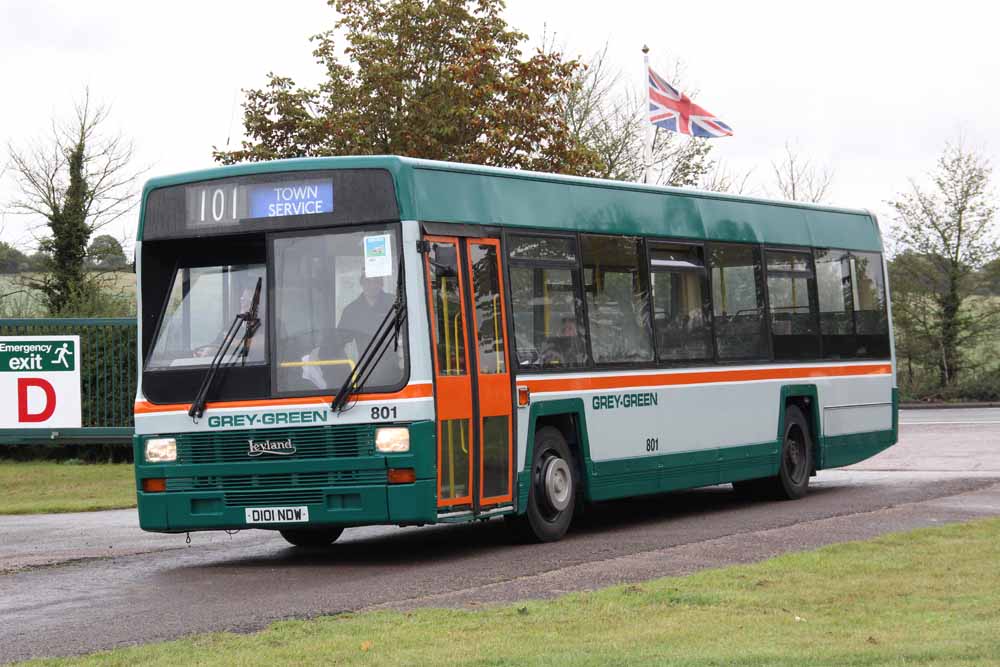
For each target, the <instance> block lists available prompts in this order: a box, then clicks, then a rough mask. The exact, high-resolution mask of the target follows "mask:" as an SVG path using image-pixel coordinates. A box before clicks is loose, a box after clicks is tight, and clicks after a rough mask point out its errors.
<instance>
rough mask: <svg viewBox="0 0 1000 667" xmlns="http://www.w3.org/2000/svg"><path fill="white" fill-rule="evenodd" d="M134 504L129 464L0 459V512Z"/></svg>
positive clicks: (42, 511) (39, 511) (85, 509)
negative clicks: (23, 461) (76, 463)
mask: <svg viewBox="0 0 1000 667" xmlns="http://www.w3.org/2000/svg"><path fill="white" fill-rule="evenodd" d="M120 507H135V473H134V471H133V468H132V464H130V463H95V464H78V465H74V464H68V463H53V462H47V461H46V462H25V463H20V462H16V463H15V462H11V461H0V514H45V513H49V512H85V511H90V510H106V509H116V508H120Z"/></svg>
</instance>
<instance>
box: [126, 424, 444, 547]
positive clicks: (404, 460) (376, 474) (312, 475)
mask: <svg viewBox="0 0 1000 667" xmlns="http://www.w3.org/2000/svg"><path fill="white" fill-rule="evenodd" d="M408 426H409V428H410V443H411V447H410V452H408V453H405V454H381V455H377V454H371V455H366V456H348V457H344V456H340V457H330V458H309V459H298V460H296V459H295V458H293V457H289V458H282V459H281V460H274V459H270V460H259V459H255V460H247V461H238V462H234V461H226V462H212V463H203V462H199V463H190V462H181V463H159V464H152V463H144V462H143V459H142V448H143V442H144V440H145V439H146V438H147V437H150V436H137V437H136V442H135V454H136V459H135V460H136V493H137V497H138V509H139V525H140V526H141V527H142V529H143V530H147V531H153V532H166V533H179V532H188V531H198V530H239V529H247V528H263V529H281V528H289V527H297V528H303V527H305V526H314V525H316V526H319V525H326V526H360V525H376V524H419V523H431V522H433V521H435V519H436V517H437V495H436V467H435V459H436V456H435V451H436V450H435V443H434V427H433V422H416V423H412V424H409V425H408ZM399 468H412V469H413V470H414V472H415V476H416V481H414V482H411V483H404V484H390V483H388V471H389V469H399ZM151 478H152V479H165V480H166V491H158V492H147V491H144V490H143V480H144V479H151ZM252 507H308V508H309V522H308V523H290V524H282V523H266V524H256V523H255V524H247V522H246V509H247V508H252Z"/></svg>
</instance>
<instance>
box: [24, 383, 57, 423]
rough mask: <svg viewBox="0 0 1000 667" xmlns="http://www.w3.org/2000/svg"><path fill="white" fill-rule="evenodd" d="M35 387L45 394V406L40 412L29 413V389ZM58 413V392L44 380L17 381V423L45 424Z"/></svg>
mask: <svg viewBox="0 0 1000 667" xmlns="http://www.w3.org/2000/svg"><path fill="white" fill-rule="evenodd" d="M30 387H35V388H37V389H41V390H42V391H43V392H45V406H44V407H43V408H42V409H41V411H40V412H28V389H29V388H30ZM55 411H56V390H55V389H53V388H52V385H51V384H50V383H49V382H48V381H47V380H43V379H42V378H18V379H17V421H19V422H21V423H34V422H43V421H45V420H46V419H48V418H49V417H51V416H52V413H53V412H55Z"/></svg>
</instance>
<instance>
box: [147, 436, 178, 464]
mask: <svg viewBox="0 0 1000 667" xmlns="http://www.w3.org/2000/svg"><path fill="white" fill-rule="evenodd" d="M176 460H177V441H176V440H174V439H173V438H150V439H149V440H147V441H146V462H147V463H168V462H170V461H176Z"/></svg>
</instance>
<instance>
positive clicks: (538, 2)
mask: <svg viewBox="0 0 1000 667" xmlns="http://www.w3.org/2000/svg"><path fill="white" fill-rule="evenodd" d="M702 9H703V8H700V7H698V6H696V5H691V4H683V3H653V2H649V1H648V0H617V1H616V2H614V3H596V2H586V1H584V0H575V1H571V0H508V4H507V11H506V18H507V20H508V22H509V23H510V24H511V25H512V26H514V27H516V28H518V29H520V30H521V31H523V32H525V33H527V34H528V35H529V37H530V39H531V41H532V42H533V43H535V44H537V43H540V42H541V41H542V39H543V35H549V36H554V41H555V43H556V44H558V45H560V46H561V47H562V48H563V49H564V50H565V52H566V53H567V54H568V55H570V56H579V57H581V58H583V59H589V58H590V57H591V56H592V55H593V54H594V53H596V52H598V51H600V50H601V49H603V48H604V46H605V45H607V49H608V51H607V53H608V56H607V57H608V61H609V65H611V66H612V67H613V68H616V69H619V70H621V71H622V73H623V77H622V80H623V82H624V85H631V86H633V87H634V90H635V91H636V92H637V93H642V92H644V88H643V70H642V53H641V50H640V49H641V47H642V45H644V44H648V45H649V47H650V49H651V51H650V59H651V63H652V65H653V67H654V68H656V69H659V70H660V71H661V72H669V71H671V69H672V66H673V63H674V62H675V61H677V60H680V61H682V62H683V63H684V66H685V70H686V74H685V78H686V79H687V80H688V82H689V85H691V86H693V87H694V88H696V89H697V91H698V94H697V96H696V97H695V101H696V102H697V103H698V104H700V105H701V106H703V107H705V108H706V109H708V110H709V111H711V112H712V113H713V114H715V115H716V116H718V117H719V118H721V119H722V120H724V121H726V122H727V123H728V124H729V125H731V126H732V127H733V129H734V132H735V134H734V136H733V137H729V138H724V139H718V140H714V143H715V147H716V148H715V150H714V151H713V155H714V157H715V158H716V159H718V160H720V161H721V162H722V163H723V164H724V165H725V166H726V167H727V168H729V169H731V170H732V171H733V172H735V173H740V174H742V173H746V172H750V174H751V176H750V186H751V190H752V191H753V192H754V194H760V195H764V194H768V185H769V184H770V182H771V181H772V178H771V164H772V163H773V162H774V161H776V160H779V159H780V157H781V154H782V151H783V149H784V145H785V144H786V143H791V144H793V145H794V146H795V147H796V149H797V151H798V152H799V153H800V154H801V155H802V156H804V157H807V158H809V159H810V160H811V161H812V162H813V163H815V164H816V165H819V166H823V167H828V168H830V169H831V170H832V171H833V173H834V179H833V186H832V190H831V195H830V203H834V204H838V205H843V206H848V207H852V208H869V209H872V210H873V211H875V212H876V213H877V214H878V215H879V217H880V220H881V221H882V223H883V227H886V226H888V224H889V223H890V222H891V217H892V216H891V209H890V208H889V207H888V205H887V204H886V202H887V201H888V200H891V199H892V198H894V197H895V196H896V195H897V194H898V193H900V192H902V191H905V190H906V189H907V188H908V187H909V180H910V179H917V180H920V179H923V178H924V177H925V175H926V173H927V172H928V171H929V170H931V169H932V168H933V166H934V161H935V159H936V158H937V156H938V155H939V154H940V152H941V149H942V147H943V146H944V143H945V141H947V140H949V139H954V138H956V137H957V136H959V135H962V136H964V138H965V141H966V142H967V144H968V145H970V146H972V147H974V148H975V149H977V150H979V151H981V152H982V153H983V154H984V155H985V156H987V157H988V158H990V159H993V158H994V157H995V154H996V151H997V150H998V149H1000V89H998V88H997V86H996V84H997V82H998V81H1000V49H997V48H996V45H995V41H996V37H995V34H994V33H995V26H996V23H997V21H996V19H997V18H1000V8H995V7H991V3H985V2H970V1H966V0H954V1H953V2H950V3H948V4H947V5H941V4H940V3H931V2H913V1H911V2H889V1H883V2H873V1H871V0H869V1H868V2H837V3H832V2H824V3H815V2H805V1H803V0H799V1H798V2H777V1H775V2H768V1H766V0H765V1H760V2H728V1H720V2H716V3H713V4H712V5H711V6H709V7H707V8H704V9H707V11H702ZM335 20H336V14H335V13H334V11H333V10H332V9H331V8H329V7H328V6H327V4H326V2H325V1H324V0H286V1H285V2H280V3H276V2H267V1H264V0H211V1H206V0H200V1H199V2H192V1H190V0H177V1H175V2H170V3H163V2H159V3H150V2H135V1H124V0H121V1H119V0H88V1H87V2H79V1H76V0H62V1H61V2H59V1H55V0H51V1H45V0H0V168H2V165H3V164H5V163H7V161H8V153H7V146H8V144H11V143H12V144H13V145H14V146H24V145H25V144H26V143H27V142H29V141H31V140H33V139H38V138H44V137H45V136H47V134H48V133H50V132H51V123H52V120H53V119H65V118H67V117H69V116H71V114H72V105H73V101H74V100H76V99H79V98H80V97H81V96H82V94H83V90H84V89H85V87H89V89H90V93H91V96H92V98H94V99H95V100H98V101H100V102H102V103H105V104H107V105H108V106H109V107H110V109H111V116H110V121H109V123H108V128H109V129H111V130H114V131H120V132H122V133H123V134H124V135H125V136H126V137H129V138H130V139H132V140H133V141H134V143H135V147H136V157H135V166H136V167H137V168H140V167H141V168H145V169H147V171H146V173H147V174H148V175H149V176H153V175H162V174H168V173H175V172H179V171H187V170H191V169H199V168H204V167H209V166H212V164H213V163H212V159H211V151H212V147H213V146H219V147H224V146H225V145H226V144H227V142H228V143H229V144H230V145H232V146H235V145H238V143H239V140H240V138H241V136H242V135H241V129H242V126H241V122H240V120H241V110H240V102H241V100H242V93H241V90H243V89H246V88H253V87H260V86H261V85H262V84H263V83H264V82H265V76H266V74H267V73H268V72H272V71H273V72H275V73H278V74H281V75H285V76H290V77H292V78H293V79H295V80H296V81H297V82H299V83H302V84H311V83H315V82H316V81H317V80H318V78H319V76H320V74H321V73H320V71H319V68H318V66H316V65H315V63H314V62H313V59H312V56H311V50H312V48H311V45H310V43H309V41H308V38H309V36H310V35H313V34H315V33H317V32H319V31H321V30H325V29H328V28H331V27H332V26H333V23H334V22H335ZM15 195H16V189H15V186H14V183H13V181H12V179H11V172H10V171H9V170H8V171H7V173H6V174H5V175H4V177H3V178H2V179H0V203H5V202H8V201H9V200H10V199H12V198H13V197H14V196H15ZM136 222H137V214H135V213H133V214H131V215H128V216H125V217H124V218H122V219H121V220H120V221H119V222H118V223H117V224H115V225H114V226H113V228H110V229H108V230H106V231H107V232H109V233H111V234H113V235H115V236H116V237H119V238H122V239H124V240H125V241H126V243H127V244H128V241H130V240H131V239H132V238H134V234H135V225H136ZM38 223H39V221H38V220H31V219H26V218H24V217H22V216H12V215H10V214H3V215H2V217H0V240H4V241H7V242H11V243H15V244H17V245H20V246H25V247H30V245H31V244H32V238H33V233H32V231H31V229H32V228H34V227H37V225H38Z"/></svg>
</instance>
